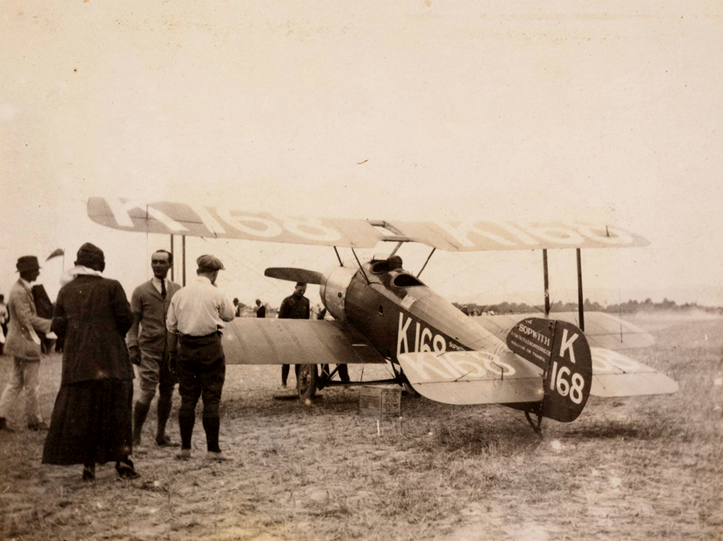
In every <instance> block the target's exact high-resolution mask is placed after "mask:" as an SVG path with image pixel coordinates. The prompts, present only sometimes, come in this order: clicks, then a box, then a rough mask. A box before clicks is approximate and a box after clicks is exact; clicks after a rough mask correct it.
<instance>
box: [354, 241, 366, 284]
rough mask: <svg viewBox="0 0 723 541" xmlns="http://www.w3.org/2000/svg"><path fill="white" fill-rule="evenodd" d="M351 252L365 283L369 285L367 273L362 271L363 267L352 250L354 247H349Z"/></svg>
mask: <svg viewBox="0 0 723 541" xmlns="http://www.w3.org/2000/svg"><path fill="white" fill-rule="evenodd" d="M351 253H352V254H354V259H356V262H357V264H358V265H359V270H360V271H362V274H363V275H364V279H365V280H366V281H367V285H369V284H370V283H371V282H369V278H367V273H366V272H364V267H362V264H361V263H360V262H359V258H358V257H357V256H356V252H355V251H354V248H352V249H351Z"/></svg>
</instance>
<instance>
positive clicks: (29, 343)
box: [0, 255, 51, 431]
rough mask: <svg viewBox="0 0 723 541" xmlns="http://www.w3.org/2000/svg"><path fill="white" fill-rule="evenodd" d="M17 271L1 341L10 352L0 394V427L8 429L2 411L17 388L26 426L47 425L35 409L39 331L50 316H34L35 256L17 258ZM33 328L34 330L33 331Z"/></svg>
mask: <svg viewBox="0 0 723 541" xmlns="http://www.w3.org/2000/svg"><path fill="white" fill-rule="evenodd" d="M17 269H18V270H17V272H19V273H20V278H19V279H18V281H17V282H16V283H15V285H13V287H12V289H11V290H10V298H9V299H8V307H9V309H10V325H9V326H8V336H7V340H6V341H5V354H6V355H12V356H13V357H14V359H13V373H12V375H11V376H10V381H8V384H7V386H6V387H5V390H4V391H3V394H2V397H0V430H8V431H10V428H8V426H7V421H6V419H5V417H6V415H8V413H9V412H10V409H11V408H12V406H13V403H14V402H15V400H16V399H17V397H18V395H19V394H20V391H21V390H23V389H25V413H26V417H27V421H28V428H29V429H30V430H47V428H48V427H47V425H46V424H45V422H43V418H42V417H41V416H40V412H38V398H39V396H40V381H39V380H38V368H39V366H40V337H39V336H38V334H37V333H38V332H40V333H43V334H45V333H48V332H50V323H51V322H50V320H49V319H43V318H41V317H38V314H37V311H36V309H35V301H34V300H33V292H32V289H31V287H30V284H31V283H32V282H34V281H35V280H36V279H37V277H38V276H39V275H40V265H39V264H38V258H37V257H35V256H32V255H26V256H23V257H21V258H19V259H18V262H17ZM36 331H37V332H36Z"/></svg>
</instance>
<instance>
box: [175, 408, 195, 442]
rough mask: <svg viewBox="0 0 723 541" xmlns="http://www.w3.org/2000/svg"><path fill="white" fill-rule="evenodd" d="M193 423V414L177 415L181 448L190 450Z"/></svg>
mask: <svg viewBox="0 0 723 541" xmlns="http://www.w3.org/2000/svg"><path fill="white" fill-rule="evenodd" d="M195 423H196V417H195V416H191V415H189V416H188V417H186V416H182V415H179V416H178V428H179V429H180V430H181V450H185V449H187V450H189V451H190V450H191V438H192V437H193V425H194V424H195Z"/></svg>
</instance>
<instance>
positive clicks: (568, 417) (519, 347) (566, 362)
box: [507, 318, 592, 423]
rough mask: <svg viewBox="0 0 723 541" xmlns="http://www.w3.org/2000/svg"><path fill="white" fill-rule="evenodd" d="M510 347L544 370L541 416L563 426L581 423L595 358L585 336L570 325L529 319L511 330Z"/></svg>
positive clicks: (540, 319)
mask: <svg viewBox="0 0 723 541" xmlns="http://www.w3.org/2000/svg"><path fill="white" fill-rule="evenodd" d="M507 346H508V347H509V348H510V349H511V350H512V351H513V352H514V353H516V354H517V355H519V356H520V357H522V358H523V359H525V360H527V361H529V362H531V363H533V364H535V365H537V366H539V367H540V368H542V369H543V370H544V373H543V381H544V395H543V399H542V402H541V403H540V406H539V411H538V413H539V414H540V415H541V416H543V417H547V418H550V419H554V420H556V421H560V422H563V423H569V422H571V421H574V420H575V419H577V418H578V416H579V415H580V413H582V410H583V409H584V407H585V404H586V403H587V400H588V397H589V396H590V388H591V386H592V356H591V354H590V346H589V344H588V342H587V339H586V338H585V334H584V333H583V332H582V331H581V330H580V329H578V328H577V327H576V326H575V325H573V324H572V323H568V322H566V321H560V320H551V319H542V318H527V319H523V320H522V321H520V322H519V323H517V325H515V326H514V327H513V328H512V330H510V332H509V333H508V335H507Z"/></svg>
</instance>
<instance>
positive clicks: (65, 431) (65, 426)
mask: <svg viewBox="0 0 723 541" xmlns="http://www.w3.org/2000/svg"><path fill="white" fill-rule="evenodd" d="M132 418H133V381H132V380H127V381H123V380H113V379H102V380H93V381H82V382H79V383H71V384H69V385H63V386H62V387H61V388H60V391H59V392H58V397H57V398H56V399H55V406H54V408H53V417H52V419H51V421H50V430H49V431H48V437H47V438H46V439H45V447H44V448H43V463H44V464H58V465H68V464H89V463H94V464H105V463H106V462H112V461H118V460H121V459H123V458H125V457H127V456H128V455H130V454H132V451H133V449H132V447H131V442H132V437H133V421H132Z"/></svg>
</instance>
